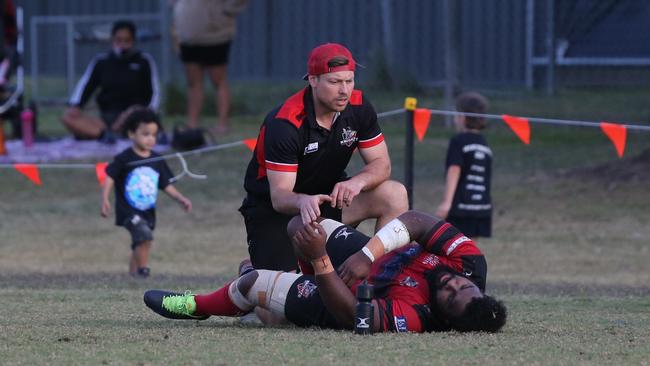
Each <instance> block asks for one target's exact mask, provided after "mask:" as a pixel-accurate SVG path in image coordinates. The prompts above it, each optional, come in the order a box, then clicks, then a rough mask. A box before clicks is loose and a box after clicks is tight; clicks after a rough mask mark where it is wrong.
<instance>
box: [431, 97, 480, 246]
mask: <svg viewBox="0 0 650 366" xmlns="http://www.w3.org/2000/svg"><path fill="white" fill-rule="evenodd" d="M487 106H488V102H487V99H486V98H485V97H484V96H482V95H481V94H479V93H475V92H467V93H464V94H461V95H460V96H459V97H458V99H457V101H456V109H457V110H458V111H459V112H465V113H479V114H480V113H485V112H486V111H487ZM454 122H455V123H456V128H457V130H458V131H459V133H458V134H457V135H456V136H454V137H453V138H452V139H451V141H450V142H449V147H448V149H447V159H446V163H445V167H446V182H445V190H444V196H443V200H442V203H441V204H440V206H438V209H437V211H436V215H437V216H438V217H440V218H441V219H446V220H447V221H448V222H449V223H451V224H452V225H454V226H455V227H456V228H458V230H460V231H461V232H462V233H465V235H467V236H468V237H470V238H473V239H475V238H478V237H490V236H491V235H492V200H491V198H490V178H491V175H492V150H491V149H490V147H489V146H488V144H487V142H486V141H485V137H484V136H483V135H482V134H481V130H482V129H484V128H485V126H486V121H485V118H484V117H476V116H460V115H459V116H456V117H455V120H454Z"/></svg>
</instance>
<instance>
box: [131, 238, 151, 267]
mask: <svg viewBox="0 0 650 366" xmlns="http://www.w3.org/2000/svg"><path fill="white" fill-rule="evenodd" d="M152 244H153V243H152V242H151V241H150V240H148V241H144V242H142V243H140V244H138V245H137V246H136V247H135V249H133V254H132V256H131V258H132V260H131V263H130V264H129V273H131V274H134V273H137V271H138V268H144V267H147V263H148V262H149V253H150V252H151V246H152ZM133 265H135V268H133Z"/></svg>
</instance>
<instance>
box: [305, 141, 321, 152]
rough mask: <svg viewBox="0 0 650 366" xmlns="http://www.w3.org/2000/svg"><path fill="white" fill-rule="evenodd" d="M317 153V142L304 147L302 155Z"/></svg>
mask: <svg viewBox="0 0 650 366" xmlns="http://www.w3.org/2000/svg"><path fill="white" fill-rule="evenodd" d="M316 151H318V141H316V142H312V143H310V144H309V145H307V147H305V153H304V154H303V155H307V154H309V153H313V152H316Z"/></svg>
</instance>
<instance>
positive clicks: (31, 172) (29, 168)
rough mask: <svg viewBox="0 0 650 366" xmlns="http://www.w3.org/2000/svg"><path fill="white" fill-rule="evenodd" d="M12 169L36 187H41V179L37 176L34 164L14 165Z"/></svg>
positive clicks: (36, 168)
mask: <svg viewBox="0 0 650 366" xmlns="http://www.w3.org/2000/svg"><path fill="white" fill-rule="evenodd" d="M14 168H16V170H17V171H19V172H20V173H21V174H22V175H24V176H26V177H27V179H29V180H31V181H32V182H34V184H36V185H39V186H40V185H41V177H40V175H39V174H38V167H37V166H36V165H34V164H14Z"/></svg>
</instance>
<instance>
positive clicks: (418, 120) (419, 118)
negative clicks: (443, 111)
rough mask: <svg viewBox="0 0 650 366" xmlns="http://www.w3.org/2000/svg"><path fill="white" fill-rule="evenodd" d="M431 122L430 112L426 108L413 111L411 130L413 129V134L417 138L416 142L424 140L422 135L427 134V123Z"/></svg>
mask: <svg viewBox="0 0 650 366" xmlns="http://www.w3.org/2000/svg"><path fill="white" fill-rule="evenodd" d="M430 121H431V111H430V110H429V109H427V108H417V109H416V110H415V111H413V128H414V129H415V134H416V135H417V137H418V141H420V142H421V141H422V140H423V139H424V135H425V134H426V133H427V129H428V128H429V122H430Z"/></svg>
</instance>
